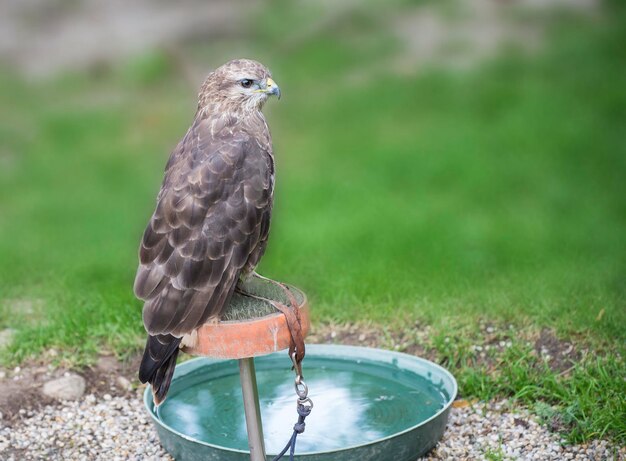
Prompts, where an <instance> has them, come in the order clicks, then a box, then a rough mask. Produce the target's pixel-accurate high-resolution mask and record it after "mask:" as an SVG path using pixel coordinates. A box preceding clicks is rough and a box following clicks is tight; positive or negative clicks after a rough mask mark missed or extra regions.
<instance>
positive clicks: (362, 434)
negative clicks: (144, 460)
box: [144, 345, 457, 461]
mask: <svg viewBox="0 0 626 461" xmlns="http://www.w3.org/2000/svg"><path fill="white" fill-rule="evenodd" d="M255 364H256V376H257V382H258V388H259V399H260V405H261V416H262V420H263V430H264V436H265V437H264V439H265V447H266V450H267V459H268V460H271V459H272V458H273V456H275V455H276V454H277V453H278V452H279V451H280V450H281V449H282V447H283V446H284V444H285V443H286V442H287V440H288V439H289V437H290V435H291V432H292V427H293V424H294V423H295V421H296V419H297V413H296V404H295V401H296V397H295V394H294V388H293V378H294V375H293V371H292V370H291V361H290V360H289V357H288V356H287V354H286V353H285V352H284V351H283V352H278V353H273V354H270V355H265V356H262V357H257V358H256V359H255ZM303 374H304V376H305V378H306V382H307V384H308V386H309V396H310V397H311V399H312V400H313V402H314V404H315V407H314V408H313V411H312V412H311V415H310V416H309V417H308V418H307V420H306V430H305V432H304V433H303V434H302V435H300V436H299V437H298V441H297V445H296V453H297V456H296V459H297V460H300V461H331V460H333V461H336V460H358V461H370V460H371V461H373V460H376V461H415V459H417V458H418V457H419V456H421V455H423V454H425V453H426V452H428V451H429V450H430V449H432V448H433V447H434V446H435V445H436V443H437V441H438V440H439V439H440V438H441V436H442V435H443V432H444V429H445V426H446V423H447V420H448V413H449V410H450V406H451V404H452V402H453V400H454V398H455V397H456V393H457V384H456V381H455V379H454V377H453V376H452V375H451V374H450V373H449V372H448V371H447V370H445V369H443V368H442V367H440V366H439V365H436V364H434V363H432V362H430V361H428V360H424V359H421V358H418V357H414V356H411V355H407V354H402V353H398V352H391V351H386V350H380V349H371V348H364V347H353V346H337V345H309V346H307V354H306V358H305V360H304V362H303ZM144 402H145V405H146V408H147V409H148V411H149V413H150V416H151V417H152V419H153V421H154V424H155V426H156V429H157V432H158V435H159V438H160V440H161V443H162V445H163V446H164V447H165V449H166V450H167V451H168V452H169V453H170V454H171V455H172V456H173V457H174V458H175V459H176V460H178V461H201V460H202V461H212V460H215V461H217V460H219V461H248V460H249V459H250V458H249V451H248V442H247V434H246V423H245V417H244V408H243V403H242V394H241V387H240V382H239V368H238V365H237V361H236V360H223V359H221V360H220V359H209V358H204V357H201V358H196V359H193V360H189V361H187V362H185V363H182V364H180V365H178V366H177V368H176V372H175V374H174V379H173V381H172V386H171V388H170V391H169V394H168V398H167V400H166V401H165V402H164V403H163V404H162V405H161V406H160V407H159V408H158V410H157V411H155V408H154V403H153V401H152V395H151V392H150V389H149V388H148V389H146V392H145V394H144Z"/></svg>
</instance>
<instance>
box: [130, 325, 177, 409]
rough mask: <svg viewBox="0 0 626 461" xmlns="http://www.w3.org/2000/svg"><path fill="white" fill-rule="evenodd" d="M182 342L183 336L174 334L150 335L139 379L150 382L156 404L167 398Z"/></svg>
mask: <svg viewBox="0 0 626 461" xmlns="http://www.w3.org/2000/svg"><path fill="white" fill-rule="evenodd" d="M180 342H181V338H177V337H175V336H172V335H155V336H148V341H147V343H146V349H145V350H144V353H143V358H142V359H141V365H140V366H139V380H140V381H141V382H142V383H146V382H149V383H150V385H151V386H152V395H153V397H154V403H155V404H156V405H160V404H161V403H162V402H163V401H164V400H165V397H166V395H167V391H168V390H169V388H170V383H171V382H172V376H173V375H174V369H175V368H176V358H177V357H178V351H179V348H178V347H179V345H180Z"/></svg>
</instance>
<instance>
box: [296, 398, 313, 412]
mask: <svg viewBox="0 0 626 461" xmlns="http://www.w3.org/2000/svg"><path fill="white" fill-rule="evenodd" d="M307 404H308V405H307ZM298 405H302V406H303V407H306V406H308V407H309V408H310V409H311V410H312V409H313V400H311V399H310V398H308V397H305V398H303V399H298Z"/></svg>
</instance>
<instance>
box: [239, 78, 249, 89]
mask: <svg viewBox="0 0 626 461" xmlns="http://www.w3.org/2000/svg"><path fill="white" fill-rule="evenodd" d="M240 83H241V86H243V87H244V88H250V87H251V86H252V80H250V79H247V78H244V79H243V80H242V81H241V82H240Z"/></svg>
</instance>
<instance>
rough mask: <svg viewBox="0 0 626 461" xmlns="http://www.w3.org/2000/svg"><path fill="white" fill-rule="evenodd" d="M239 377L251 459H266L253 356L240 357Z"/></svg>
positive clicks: (253, 460)
mask: <svg viewBox="0 0 626 461" xmlns="http://www.w3.org/2000/svg"><path fill="white" fill-rule="evenodd" d="M239 379H240V380H241V391H242V394H243V408H244V411H245V413H246V428H247V429H248V446H249V447H250V461H265V443H264V442H263V423H262V421H261V407H260V406H259V391H258V389H257V386H256V373H255V371H254V359H253V358H252V357H249V358H246V359H239Z"/></svg>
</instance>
